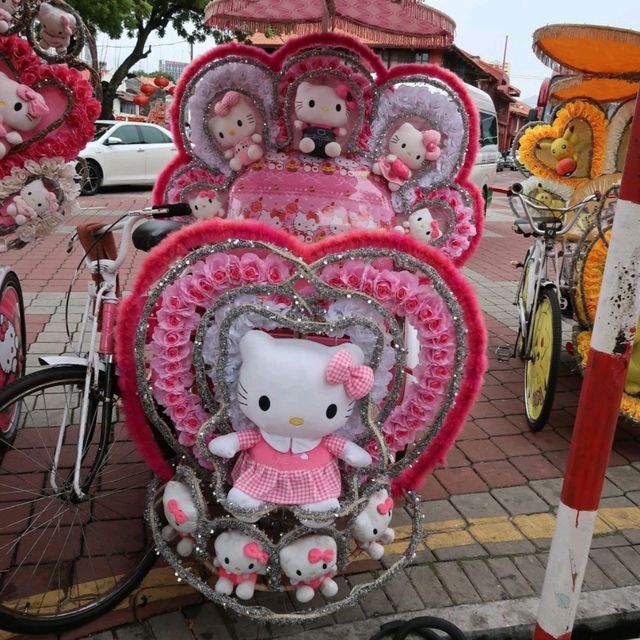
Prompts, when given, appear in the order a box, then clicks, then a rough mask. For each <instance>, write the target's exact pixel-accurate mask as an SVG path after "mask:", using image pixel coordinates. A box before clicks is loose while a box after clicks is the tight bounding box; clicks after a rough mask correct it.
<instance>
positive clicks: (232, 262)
mask: <svg viewBox="0 0 640 640" xmlns="http://www.w3.org/2000/svg"><path fill="white" fill-rule="evenodd" d="M227 274H228V276H229V283H230V284H232V285H236V284H241V283H242V271H241V270H240V260H239V259H238V256H234V255H232V256H229V264H228V266H227Z"/></svg>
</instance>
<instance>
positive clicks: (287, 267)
mask: <svg viewBox="0 0 640 640" xmlns="http://www.w3.org/2000/svg"><path fill="white" fill-rule="evenodd" d="M292 272H293V267H292V265H291V264H290V263H289V262H287V261H286V260H285V259H284V258H281V257H280V256H276V255H273V254H271V255H269V256H267V259H266V260H265V261H264V273H265V276H266V279H267V282H268V283H269V284H274V285H278V284H282V283H283V282H285V281H286V280H288V279H289V277H290V276H291V273H292Z"/></svg>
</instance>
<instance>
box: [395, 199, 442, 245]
mask: <svg viewBox="0 0 640 640" xmlns="http://www.w3.org/2000/svg"><path fill="white" fill-rule="evenodd" d="M404 227H405V228H406V229H408V230H409V233H410V234H411V235H412V236H413V237H414V238H417V239H418V240H422V241H423V242H433V241H434V240H437V239H438V238H439V237H440V236H442V232H441V231H440V227H439V226H438V222H437V220H435V219H434V218H433V216H432V215H431V211H429V209H427V208H426V207H424V208H423V209H418V210H416V211H414V212H413V213H412V214H411V215H410V216H409V220H408V221H407V222H405V223H404Z"/></svg>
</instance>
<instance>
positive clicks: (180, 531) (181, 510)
mask: <svg viewBox="0 0 640 640" xmlns="http://www.w3.org/2000/svg"><path fill="white" fill-rule="evenodd" d="M162 506H163V507H164V515H165V517H166V519H167V522H168V523H169V524H167V525H166V526H165V527H164V528H163V529H162V539H163V540H165V541H166V542H171V541H172V540H175V539H176V538H177V537H179V538H180V541H179V542H178V544H177V546H176V551H177V552H178V553H179V554H180V555H181V556H184V557H186V556H189V555H191V553H192V552H193V549H194V547H195V541H194V538H193V535H192V534H193V533H194V532H195V530H196V529H197V528H198V511H197V509H196V505H195V503H194V502H193V497H192V496H191V491H189V487H187V485H186V484H184V483H182V482H178V481H177V480H170V481H169V482H167V486H166V487H165V489H164V494H163V496H162Z"/></svg>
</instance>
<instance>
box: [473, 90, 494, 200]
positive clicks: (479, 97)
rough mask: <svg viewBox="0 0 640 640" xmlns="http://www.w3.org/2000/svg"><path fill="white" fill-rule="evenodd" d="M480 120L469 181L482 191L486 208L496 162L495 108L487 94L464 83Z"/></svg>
mask: <svg viewBox="0 0 640 640" xmlns="http://www.w3.org/2000/svg"><path fill="white" fill-rule="evenodd" d="M465 88H466V89H467V91H468V92H469V95H470V96H471V99H472V100H473V103H474V104H475V106H476V109H477V110H478V118H479V119H480V140H479V141H478V142H479V148H478V155H477V156H476V161H475V164H474V165H473V169H472V170H471V180H472V181H473V182H474V184H476V185H477V186H478V187H479V188H480V190H481V191H482V195H483V197H484V201H485V211H486V207H487V206H489V203H490V202H491V191H490V189H489V183H490V182H491V180H493V178H494V177H495V172H496V163H497V162H498V156H499V152H498V116H497V114H496V108H495V105H494V104H493V101H492V100H491V97H490V96H489V94H488V93H485V92H484V91H482V90H480V89H478V88H477V87H474V86H472V85H470V84H466V83H465Z"/></svg>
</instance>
